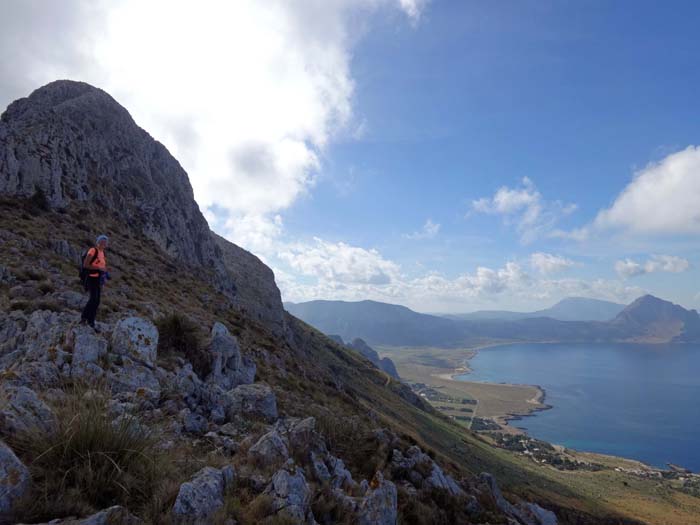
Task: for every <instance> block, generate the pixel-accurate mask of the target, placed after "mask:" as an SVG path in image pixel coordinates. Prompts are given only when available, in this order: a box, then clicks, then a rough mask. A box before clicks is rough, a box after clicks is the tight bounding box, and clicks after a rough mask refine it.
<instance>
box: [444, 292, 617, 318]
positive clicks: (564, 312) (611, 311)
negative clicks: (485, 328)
mask: <svg viewBox="0 0 700 525" xmlns="http://www.w3.org/2000/svg"><path fill="white" fill-rule="evenodd" d="M624 308H625V305H624V304H618V303H613V302H610V301H601V300H599V299H589V298H587V297H567V298H565V299H562V300H561V301H559V302H558V303H556V304H555V305H553V306H551V307H549V308H545V309H544V310H536V311H534V312H509V311H505V310H479V311H477V312H471V313H466V314H445V315H444V316H443V317H446V318H448V319H455V320H466V321H480V320H486V319H491V320H501V321H514V320H516V319H528V318H533V317H549V318H550V319H556V320H557V321H610V320H611V319H613V318H614V317H615V316H617V314H619V313H620V312H621V311H622V310H623V309H624Z"/></svg>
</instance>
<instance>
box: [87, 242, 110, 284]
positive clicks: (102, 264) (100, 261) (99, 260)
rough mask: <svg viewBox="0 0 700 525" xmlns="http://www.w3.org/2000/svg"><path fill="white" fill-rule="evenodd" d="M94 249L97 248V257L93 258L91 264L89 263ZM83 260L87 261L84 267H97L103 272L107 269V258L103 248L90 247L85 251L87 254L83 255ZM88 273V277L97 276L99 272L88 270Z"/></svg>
mask: <svg viewBox="0 0 700 525" xmlns="http://www.w3.org/2000/svg"><path fill="white" fill-rule="evenodd" d="M95 250H97V257H96V258H95V260H94V261H93V263H92V264H89V263H90V261H92V258H93V256H94V255H95ZM85 262H86V263H87V264H86V265H85V267H86V268H87V267H88V265H89V266H92V267H94V268H99V269H100V270H102V271H103V272H104V271H106V270H107V259H106V258H105V252H104V251H103V250H100V249H99V248H90V249H89V250H88V252H87V256H86V257H85ZM88 275H89V276H90V277H99V276H100V272H90V273H89V274H88Z"/></svg>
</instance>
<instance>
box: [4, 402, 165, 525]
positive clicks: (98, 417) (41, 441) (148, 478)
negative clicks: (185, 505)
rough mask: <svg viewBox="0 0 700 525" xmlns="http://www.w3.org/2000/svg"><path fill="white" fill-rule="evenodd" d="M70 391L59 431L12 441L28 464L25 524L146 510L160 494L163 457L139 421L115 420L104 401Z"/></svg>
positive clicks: (22, 511) (61, 409)
mask: <svg viewBox="0 0 700 525" xmlns="http://www.w3.org/2000/svg"><path fill="white" fill-rule="evenodd" d="M88 393H89V394H90V395H82V392H81V391H80V390H78V389H76V390H74V391H72V392H69V393H68V394H67V395H66V396H65V399H63V400H62V401H61V404H60V406H58V407H56V416H57V417H56V420H57V424H56V428H55V429H53V430H52V431H48V432H47V431H42V430H39V429H33V430H32V431H30V432H27V433H25V434H23V435H20V436H18V437H15V438H13V439H12V440H11V441H10V444H11V446H12V448H13V449H14V450H15V451H16V452H17V453H18V455H19V456H20V457H21V458H22V460H23V461H24V462H25V463H26V464H27V465H28V467H29V469H30V472H31V475H32V479H33V484H32V490H31V493H30V498H29V499H28V500H27V501H25V502H24V504H23V505H22V506H21V509H20V516H19V517H20V518H22V519H23V520H26V521H30V520H32V521H33V520H46V519H52V518H56V517H64V516H70V515H76V514H77V515H84V514H87V513H90V512H95V511H96V510H99V509H103V508H105V507H109V506H111V505H124V506H127V507H128V508H130V509H132V510H136V509H143V508H145V507H146V506H148V505H149V504H150V502H151V501H152V500H153V499H154V497H155V495H156V493H157V492H158V489H159V486H160V484H161V481H160V480H161V478H159V476H157V474H158V470H159V464H160V456H159V455H158V454H157V453H156V449H155V447H154V445H155V440H154V439H153V438H152V436H150V434H149V433H148V431H146V430H145V429H144V428H143V427H142V426H141V425H139V424H138V422H137V421H136V419H135V418H132V417H124V418H121V419H119V420H116V421H115V420H114V418H113V417H112V416H111V415H110V413H109V411H108V409H107V404H106V397H105V396H102V395H100V394H98V393H96V392H95V391H89V392H88Z"/></svg>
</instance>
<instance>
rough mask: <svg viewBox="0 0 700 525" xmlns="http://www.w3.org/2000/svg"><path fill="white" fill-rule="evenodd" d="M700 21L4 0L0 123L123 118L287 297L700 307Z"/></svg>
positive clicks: (600, 8)
mask: <svg viewBox="0 0 700 525" xmlns="http://www.w3.org/2000/svg"><path fill="white" fill-rule="evenodd" d="M699 22H700V4H697V3H696V2H682V1H675V0H674V1H671V2H664V3H660V2H652V1H650V2H646V1H634V2H632V1H619V2H608V1H603V0H600V1H599V0H588V1H585V2H568V1H564V0H560V1H548V0H523V1H520V0H512V1H508V0H503V1H500V2H486V1H468V0H265V1H248V0H237V1H235V2H223V1H201V2H196V3H195V2H186V1H180V0H170V1H164V0H150V1H148V2H143V1H135V0H118V1H117V0H114V1H105V0H100V1H96V2H91V1H87V0H65V1H63V2H44V1H41V0H0V108H4V107H6V105H7V104H9V103H10V102H11V101H13V100H15V99H17V98H20V97H23V96H27V95H28V94H29V93H31V91H32V90H34V89H36V88H37V87H39V86H41V85H44V84H46V83H48V82H50V81H52V80H55V79H58V78H71V79H75V80H82V81H86V82H89V83H91V84H93V85H95V86H97V87H100V88H102V89H105V90H106V91H107V92H109V93H110V94H111V95H112V96H114V97H115V98H116V99H117V100H118V101H119V102H120V103H121V104H122V105H124V106H125V107H126V108H127V109H128V110H129V111H130V113H131V114H132V116H133V117H134V119H135V120H136V122H137V123H138V124H139V125H140V126H141V127H143V128H144V129H146V130H147V131H148V132H149V133H150V134H151V135H152V136H154V137H155V138H156V139H157V140H159V141H161V142H162V143H163V144H165V145H166V147H167V148H168V149H169V150H170V152H171V153H172V154H173V155H174V156H175V157H176V158H177V159H178V160H179V161H180V162H181V164H182V165H183V167H184V168H185V169H186V171H187V172H188V174H189V176H190V181H191V183H192V186H193V189H194V194H195V198H196V200H197V202H198V204H199V206H200V209H201V210H202V213H204V215H205V217H206V218H207V220H208V221H209V224H210V226H211V227H212V229H213V230H215V231H216V232H218V233H219V234H221V235H223V236H225V237H226V238H228V239H229V240H231V241H233V242H235V243H237V244H239V245H241V246H243V247H244V248H246V249H248V250H250V251H252V252H253V253H255V254H256V255H258V256H259V257H260V258H261V259H262V260H263V261H264V262H265V263H266V264H268V265H269V266H270V267H271V268H272V269H273V270H274V272H275V276H276V280H277V283H278V285H279V287H280V289H281V292H282V296H283V299H284V300H285V301H293V302H301V301H307V300H312V299H342V300H361V299H374V300H379V301H384V302H389V303H394V304H403V305H406V306H408V307H410V308H413V309H415V310H417V311H421V312H451V313H457V312H468V311H473V310H479V309H510V310H521V311H528V310H534V309H539V308H543V307H547V306H550V305H551V304H553V303H554V302H556V301H558V300H560V299H562V298H564V297H568V296H584V297H593V298H599V299H607V300H612V301H616V302H622V303H627V302H630V301H632V300H633V299H635V298H636V297H638V296H640V295H642V294H644V293H652V294H654V295H657V296H659V297H662V298H665V299H668V300H671V301H674V302H677V303H679V304H681V305H683V306H685V307H688V308H698V307H700V279H699V277H700V270H699V269H698V264H700V245H699V244H698V240H700V118H699V117H700V115H699V113H700V106H699V101H698V88H697V86H698V85H700V67H698V66H699V65H700V64H699V62H700V32H698V31H697V27H698V23H699Z"/></svg>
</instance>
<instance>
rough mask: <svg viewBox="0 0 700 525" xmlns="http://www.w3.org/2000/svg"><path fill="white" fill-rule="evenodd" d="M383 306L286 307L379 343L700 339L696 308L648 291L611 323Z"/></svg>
mask: <svg viewBox="0 0 700 525" xmlns="http://www.w3.org/2000/svg"><path fill="white" fill-rule="evenodd" d="M382 304H383V303H378V302H375V301H360V302H355V303H353V302H344V301H310V302H308V303H299V304H293V303H287V304H286V307H287V310H288V311H290V312H291V313H293V314H294V315H297V316H298V317H300V318H301V319H303V320H305V321H306V322H308V323H310V324H312V325H313V326H316V327H317V328H318V329H319V330H321V331H323V332H327V333H337V334H339V335H340V336H341V337H343V338H354V337H361V338H363V339H365V340H367V341H368V342H369V343H370V344H375V345H382V344H384V345H389V346H424V345H436V346H448V347H449V346H460V345H476V344H480V343H485V342H490V341H572V342H641V343H643V342H651V343H670V342H698V341H700V317H698V314H697V312H696V311H695V310H686V309H684V308H683V307H681V306H678V305H674V304H673V303H670V302H668V301H664V300H662V299H658V298H654V297H653V296H648V295H647V296H643V297H641V298H639V299H637V300H636V301H634V302H633V303H631V304H630V305H627V306H626V307H625V308H624V309H623V310H621V311H620V312H619V313H618V314H617V315H616V316H615V317H614V318H613V319H611V320H610V321H560V320H557V319H552V318H549V317H523V318H516V319H491V318H489V319H483V320H472V319H466V320H463V319H447V318H439V317H436V316H431V315H427V314H420V313H418V312H413V311H412V310H410V309H408V308H405V307H397V305H387V307H386V308H382V306H381V305H382ZM368 306H369V308H366V307H368ZM395 313H399V315H394V314H395ZM650 316H651V317H650ZM654 316H656V317H654Z"/></svg>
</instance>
